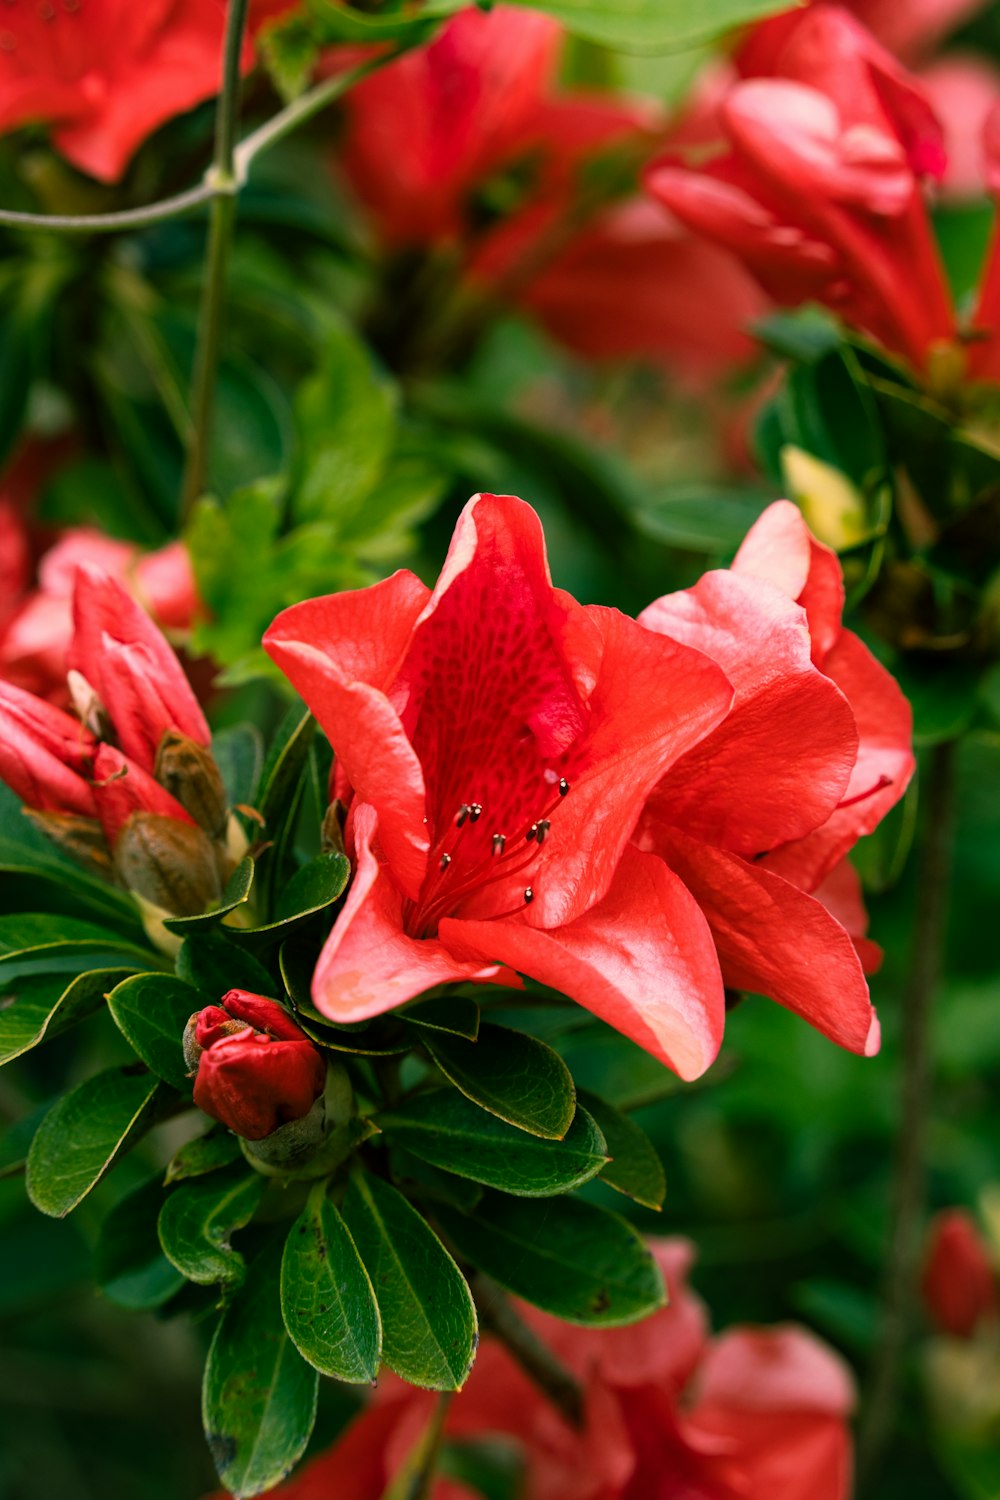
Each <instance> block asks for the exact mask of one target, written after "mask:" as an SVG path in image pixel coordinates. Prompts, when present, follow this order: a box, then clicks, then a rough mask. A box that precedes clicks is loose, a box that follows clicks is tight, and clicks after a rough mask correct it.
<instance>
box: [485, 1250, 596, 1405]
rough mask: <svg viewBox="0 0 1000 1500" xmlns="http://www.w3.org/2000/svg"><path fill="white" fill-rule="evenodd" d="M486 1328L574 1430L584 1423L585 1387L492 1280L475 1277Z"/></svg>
mask: <svg viewBox="0 0 1000 1500" xmlns="http://www.w3.org/2000/svg"><path fill="white" fill-rule="evenodd" d="M470 1285H471V1287H472V1292H473V1296H474V1297H475V1299H476V1306H477V1308H478V1309H479V1320H480V1322H481V1324H482V1326H483V1327H484V1328H486V1329H488V1330H489V1332H490V1333H492V1334H493V1336H494V1338H497V1339H499V1340H500V1342H501V1343H502V1344H503V1346H504V1348H505V1349H506V1350H507V1352H508V1354H510V1355H511V1356H512V1357H513V1358H514V1360H516V1362H517V1363H518V1364H519V1365H520V1367H521V1369H522V1370H523V1371H524V1373H525V1374H526V1375H527V1376H528V1377H529V1379H531V1380H533V1381H534V1383H535V1384H536V1385H537V1386H538V1388H539V1390H541V1391H542V1392H543V1393H544V1394H545V1395H546V1396H547V1397H548V1399H549V1400H550V1401H551V1402H552V1405H553V1406H554V1407H555V1408H556V1410H557V1411H558V1412H560V1414H561V1415H562V1416H563V1417H564V1418H565V1419H566V1421H567V1422H568V1423H569V1425H570V1426H571V1427H576V1428H582V1427H583V1424H584V1393H583V1387H582V1386H581V1384H580V1382H579V1381H578V1380H577V1378H576V1376H575V1375H573V1374H572V1373H571V1372H570V1371H569V1370H567V1369H566V1366H565V1365H564V1364H562V1363H561V1362H560V1361H559V1360H558V1359H556V1357H555V1355H554V1354H553V1353H552V1350H551V1349H549V1348H548V1346H547V1345H546V1344H544V1343H543V1342H542V1340H541V1339H540V1338H539V1337H538V1335H537V1334H536V1333H535V1332H534V1330H533V1329H531V1328H529V1327H528V1325H527V1323H525V1322H524V1320H523V1319H522V1318H520V1317H518V1315H517V1313H516V1312H515V1311H514V1309H513V1308H512V1307H511V1305H510V1303H509V1302H508V1300H507V1298H506V1296H505V1295H504V1293H503V1292H502V1291H501V1290H500V1288H499V1287H498V1286H496V1285H495V1284H494V1283H493V1282H492V1281H490V1280H489V1279H488V1277H485V1276H482V1275H478V1274H477V1275H474V1276H473V1277H472V1278H471V1281H470Z"/></svg>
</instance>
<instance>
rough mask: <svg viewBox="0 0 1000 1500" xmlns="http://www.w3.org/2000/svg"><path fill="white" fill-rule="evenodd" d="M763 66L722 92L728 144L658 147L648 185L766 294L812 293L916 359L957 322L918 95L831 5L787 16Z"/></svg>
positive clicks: (928, 124)
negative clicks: (685, 157)
mask: <svg viewBox="0 0 1000 1500" xmlns="http://www.w3.org/2000/svg"><path fill="white" fill-rule="evenodd" d="M771 72H772V74H773V76H770V77H764V78H761V77H754V78H750V79H746V80H744V81H742V82H737V83H736V84H735V85H734V86H733V87H732V88H731V90H730V91H729V93H728V94H727V96H726V98H725V99H724V101H723V103H722V105H721V108H720V111H719V118H720V123H721V125H722V128H723V130H724V132H725V136H726V139H727V141H728V146H729V149H728V151H727V152H725V153H724V154H722V155H720V156H716V157H714V158H713V159H711V160H710V161H708V162H705V163H703V164H700V165H698V166H687V165H685V164H684V163H683V161H681V160H680V159H678V158H677V157H676V156H667V157H666V158H663V159H661V160H660V161H659V162H658V163H654V165H653V166H652V167H651V168H650V169H649V171H648V173H647V178H646V181H647V186H648V188H649V191H650V192H651V193H652V194H653V196H654V197H655V198H657V199H659V201H660V202H662V203H664V204H666V206H667V207H668V208H670V209H671V210H672V211H673V212H674V213H675V214H676V215H677V217H678V218H679V219H681V221H682V222H683V223H685V224H687V225H688V226H689V227H690V228H691V229H692V230H694V231H696V232H697V233H699V234H702V235H704V236H705V237H706V238H707V239H709V240H712V241H714V242H715V243H716V244H718V245H720V246H722V247H724V248H726V249H728V250H730V251H732V252H733V253H735V254H736V255H737V256H738V257H739V258H740V259H741V261H742V262H743V264H744V265H745V266H746V267H747V269H748V270H749V271H750V272H751V274H752V275H753V276H755V277H756V279H757V280H758V281H759V283H760V285H761V286H762V287H763V289H764V290H765V291H766V292H767V293H768V295H769V296H771V297H773V298H774V300H775V301H777V302H779V303H781V304H786V305H796V304H798V303H801V302H804V301H810V300H811V301H818V302H821V303H824V304H825V305H826V306H828V307H830V308H832V309H834V310H835V311H837V312H839V313H841V314H842V315H843V316H844V317H845V318H846V319H847V320H848V321H849V322H852V323H854V324H855V325H856V326H858V327H859V328H862V329H864V330H865V331H866V332H867V333H869V334H871V335H873V336H874V337H875V338H877V339H878V340H879V341H880V342H882V343H883V344H885V345H886V346H887V347H888V348H889V349H891V350H894V351H896V352H898V353H900V354H902V355H903V356H904V357H905V358H906V359H908V360H909V361H910V362H911V363H912V364H914V365H915V366H917V367H918V368H919V367H922V366H923V365H924V364H925V362H926V360H927V358H928V356H929V355H930V353H931V351H932V350H933V348H934V346H935V345H937V344H939V343H942V342H946V341H948V340H951V339H952V338H953V337H954V334H955V320H954V314H953V311H952V307H951V302H950V298H949V294H948V290H947V286H946V283H945V279H944V273H943V270H942V267H941V264H940V260H939V257H938V255H937V251H936V248H935V245H934V240H933V235H932V232H931V228H930V224H929V220H928V216H927V211H926V207H925V204H924V201H923V197H922V193H921V178H922V176H923V175H925V174H928V173H930V174H933V175H935V176H941V175H942V174H943V171H944V165H945V161H944V152H943V147H942V141H941V133H940V128H939V126H938V124H937V122H936V120H935V118H934V115H933V112H932V110H931V107H930V105H929V103H928V101H927V100H926V99H925V98H924V96H923V95H922V94H921V93H920V90H919V88H918V87H917V85H916V83H915V81H914V80H912V79H910V78H909V77H908V76H907V75H906V74H905V73H904V72H903V70H902V69H901V68H900V67H899V65H898V64H897V63H896V62H895V60H894V59H893V58H892V57H891V56H890V55H889V54H888V53H887V52H885V51H884V50H883V49H882V48H881V47H880V46H879V45H878V43H877V42H876V41H875V40H874V38H873V37H872V36H871V35H870V34H869V33H868V32H866V31H865V30H864V28H863V27H862V26H860V25H859V24H858V23H857V22H856V21H855V20H854V19H853V18H852V17H851V16H850V15H848V14H847V13H846V12H845V11H843V10H841V9H840V8H839V7H836V6H827V5H817V6H815V7H813V8H812V9H811V10H809V11H807V12H806V13H805V14H804V15H802V16H801V17H800V18H799V19H798V21H797V22H796V23H795V25H794V26H791V27H790V28H789V29H788V32H787V35H786V36H785V37H784V40H783V45H782V46H781V47H780V49H779V50H778V53H777V55H776V57H775V58H774V59H773V66H772V69H771Z"/></svg>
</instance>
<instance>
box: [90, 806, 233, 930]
mask: <svg viewBox="0 0 1000 1500" xmlns="http://www.w3.org/2000/svg"><path fill="white" fill-rule="evenodd" d="M114 862H115V869H116V870H117V873H118V876H119V878H120V879H121V881H122V883H123V884H124V885H125V886H127V887H128V889H129V890H130V891H135V892H137V894H138V895H140V896H143V897H144V898H145V899H146V900H147V901H151V902H152V903H153V904H154V905H155V906H161V907H163V908H164V909H165V910H166V911H169V912H171V913H172V914H173V915H174V916H179V917H193V916H198V915H199V914H200V913H201V912H203V911H207V909H208V908H209V907H210V906H212V905H213V904H214V903H215V902H217V901H218V900H219V897H220V896H221V894H222V886H221V882H220V879H219V868H218V862H217V860H216V855H215V849H214V848H213V846H212V842H211V840H210V839H209V837H208V835H207V834H206V833H205V831H204V829H202V828H198V827H196V826H195V824H193V823H180V822H178V821H177V820H176V819H175V818H167V817H162V816H161V815H160V814H159V813H149V812H137V813H133V814H132V816H131V817H130V818H129V819H128V821H127V822H126V824H125V826H124V827H123V828H122V830H121V832H120V833H119V835H118V838H117V839H116V841H115V850H114Z"/></svg>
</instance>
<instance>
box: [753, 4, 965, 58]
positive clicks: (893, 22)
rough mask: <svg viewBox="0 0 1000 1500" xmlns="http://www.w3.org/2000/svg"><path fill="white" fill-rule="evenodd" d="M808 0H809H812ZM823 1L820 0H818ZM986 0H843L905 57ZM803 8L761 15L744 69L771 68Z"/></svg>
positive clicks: (923, 51) (934, 41) (918, 53)
mask: <svg viewBox="0 0 1000 1500" xmlns="http://www.w3.org/2000/svg"><path fill="white" fill-rule="evenodd" d="M807 3H809V0H807ZM814 3H820V0H814ZM986 3H987V0H905V4H900V0H844V9H845V10H849V11H850V12H851V13H852V15H854V16H856V17H857V18H858V20H859V21H860V22H861V23H862V25H864V26H867V28H868V30H869V31H870V32H871V33H872V34H873V35H874V36H876V37H878V39H879V41H880V42H881V43H882V45H883V46H884V47H888V49H889V51H890V52H894V53H895V54H896V56H897V57H900V58H902V59H903V60H904V61H905V62H908V63H914V62H919V61H920V60H921V59H923V58H926V57H927V56H929V54H930V53H932V52H933V51H934V50H935V48H936V47H937V45H938V43H939V42H941V41H942V40H943V39H944V38H945V37H946V36H947V35H948V34H949V32H951V31H954V30H956V28H957V27H958V26H960V25H961V23H962V22H963V21H965V20H967V19H968V17H969V16H973V15H975V13H976V12H977V11H979V10H982V9H983V7H984V6H985V4H986ZM801 14H802V12H801V9H798V10H790V11H787V12H782V14H781V15H778V16H769V17H768V19H767V20H766V21H760V22H758V24H757V25H756V26H754V27H753V28H752V29H751V30H750V31H749V32H748V33H747V36H746V37H745V38H744V40H743V42H742V43H741V45H740V48H739V50H738V52H737V61H738V63H739V66H740V69H741V71H743V72H745V73H768V72H770V71H771V67H770V63H771V59H772V58H773V57H774V55H775V52H776V51H777V50H778V49H779V48H780V47H781V45H782V43H783V41H784V39H785V37H786V36H787V35H788V33H789V31H790V30H791V29H792V28H793V27H794V26H795V23H796V21H797V20H798V18H799V16H800V15H801Z"/></svg>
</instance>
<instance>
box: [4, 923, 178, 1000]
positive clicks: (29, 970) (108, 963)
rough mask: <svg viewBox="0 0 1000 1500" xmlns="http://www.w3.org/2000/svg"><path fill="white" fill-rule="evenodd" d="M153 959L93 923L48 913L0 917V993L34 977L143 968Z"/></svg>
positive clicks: (152, 955) (149, 965)
mask: <svg viewBox="0 0 1000 1500" xmlns="http://www.w3.org/2000/svg"><path fill="white" fill-rule="evenodd" d="M155 962H156V955H155V954H154V953H153V952H152V951H151V950H150V949H148V948H141V947H139V946H137V945H136V944H135V943H131V942H129V941H128V939H127V938H124V937H121V936H119V935H118V934H117V933H114V932H109V931H108V930H107V929H106V928H103V927H99V926H97V925H95V923H93V922H84V921H79V920H76V919H75V918H73V917H65V916H61V915H57V914H54V913H48V912H18V913H17V914H16V915H11V916H3V917H0V990H6V989H9V988H10V987H11V985H13V984H14V983H15V982H16V981H17V980H19V979H22V978H27V977H31V976H35V975H39V974H78V973H84V972H86V971H87V970H88V969H110V968H122V969H125V968H134V969H148V968H150V967H151V966H152V965H153V964H155Z"/></svg>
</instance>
